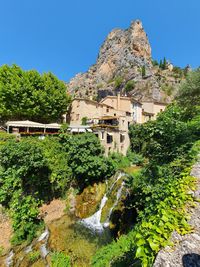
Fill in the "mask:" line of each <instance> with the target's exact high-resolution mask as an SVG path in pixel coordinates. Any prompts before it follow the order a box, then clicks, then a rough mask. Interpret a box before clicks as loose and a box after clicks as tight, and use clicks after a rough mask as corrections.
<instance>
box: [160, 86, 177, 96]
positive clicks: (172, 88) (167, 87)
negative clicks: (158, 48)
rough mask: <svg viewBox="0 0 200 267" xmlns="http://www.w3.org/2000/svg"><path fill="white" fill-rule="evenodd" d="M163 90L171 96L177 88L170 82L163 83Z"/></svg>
mask: <svg viewBox="0 0 200 267" xmlns="http://www.w3.org/2000/svg"><path fill="white" fill-rule="evenodd" d="M161 89H162V91H163V92H165V93H166V94H167V95H168V96H171V95H172V94H173V92H174V91H175V88H174V87H173V86H172V85H170V84H163V85H162V86H161Z"/></svg>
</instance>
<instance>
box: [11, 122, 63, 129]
mask: <svg viewBox="0 0 200 267" xmlns="http://www.w3.org/2000/svg"><path fill="white" fill-rule="evenodd" d="M6 126H8V127H10V126H13V127H30V128H31V127H32V128H47V129H60V127H61V125H60V124H58V123H49V124H43V123H39V122H34V121H29V120H26V121H7V122H6Z"/></svg>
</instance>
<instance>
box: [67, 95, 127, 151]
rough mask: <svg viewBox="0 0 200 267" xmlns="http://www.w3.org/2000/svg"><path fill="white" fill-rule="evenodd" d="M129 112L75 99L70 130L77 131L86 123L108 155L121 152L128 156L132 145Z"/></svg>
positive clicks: (72, 106) (103, 104) (91, 101)
mask: <svg viewBox="0 0 200 267" xmlns="http://www.w3.org/2000/svg"><path fill="white" fill-rule="evenodd" d="M129 111H130V110H129ZM129 111H123V110H119V109H116V108H114V107H113V106H110V105H107V104H105V103H98V102H96V101H93V100H90V99H81V98H75V99H74V100H73V101H72V105H71V112H70V127H69V128H70V129H75V128H76V127H78V126H79V125H81V124H82V123H83V122H84V123H85V122H86V124H87V125H89V126H90V129H92V131H93V132H94V133H95V134H96V135H97V136H98V137H99V139H100V142H101V144H102V145H103V146H104V148H105V153H106V154H108V153H109V152H119V153H122V154H124V155H126V152H127V150H128V147H129V145H130V141H129V136H128V127H129V125H130V123H131V122H132V117H131V112H129ZM71 132H72V131H71Z"/></svg>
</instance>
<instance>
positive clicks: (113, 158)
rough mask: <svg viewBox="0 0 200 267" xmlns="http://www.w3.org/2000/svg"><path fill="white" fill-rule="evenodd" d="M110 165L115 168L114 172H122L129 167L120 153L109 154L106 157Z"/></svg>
mask: <svg viewBox="0 0 200 267" xmlns="http://www.w3.org/2000/svg"><path fill="white" fill-rule="evenodd" d="M108 159H109V161H110V162H111V164H112V165H113V166H114V167H115V170H123V169H124V168H126V167H129V166H130V161H129V158H128V157H125V156H123V155H122V154H120V153H111V154H110V155H109V157H108Z"/></svg>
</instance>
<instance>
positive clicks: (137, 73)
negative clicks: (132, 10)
mask: <svg viewBox="0 0 200 267" xmlns="http://www.w3.org/2000/svg"><path fill="white" fill-rule="evenodd" d="M130 81H132V83H134V86H133V88H130V86H129V90H128V92H127V83H128V82H129V83H130ZM68 88H69V91H70V93H71V94H73V95H76V96H79V97H89V96H90V97H91V96H92V97H93V98H94V99H95V98H97V99H101V98H103V97H105V96H106V95H115V94H116V93H117V92H122V93H124V94H125V93H128V94H129V95H133V96H134V97H135V98H137V99H138V100H142V99H143V100H144V99H148V100H152V99H154V100H157V101H161V100H162V99H163V98H164V97H166V95H163V93H162V92H161V90H160V86H159V82H158V80H157V78H156V76H155V75H154V67H153V65H152V58H151V46H150V44H149V41H148V37H147V34H146V33H145V31H144V29H143V26H142V23H141V21H139V20H136V21H133V22H132V23H131V25H130V27H129V28H128V29H126V30H122V29H114V30H113V31H111V32H110V33H109V34H108V36H107V38H106V40H105V41H104V43H103V45H102V46H101V48H100V51H99V55H98V58H97V62H96V64H94V65H93V66H91V67H90V68H89V70H88V71H87V72H86V73H79V74H77V75H76V76H75V77H74V78H73V79H71V81H70V82H69V84H68Z"/></svg>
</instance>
